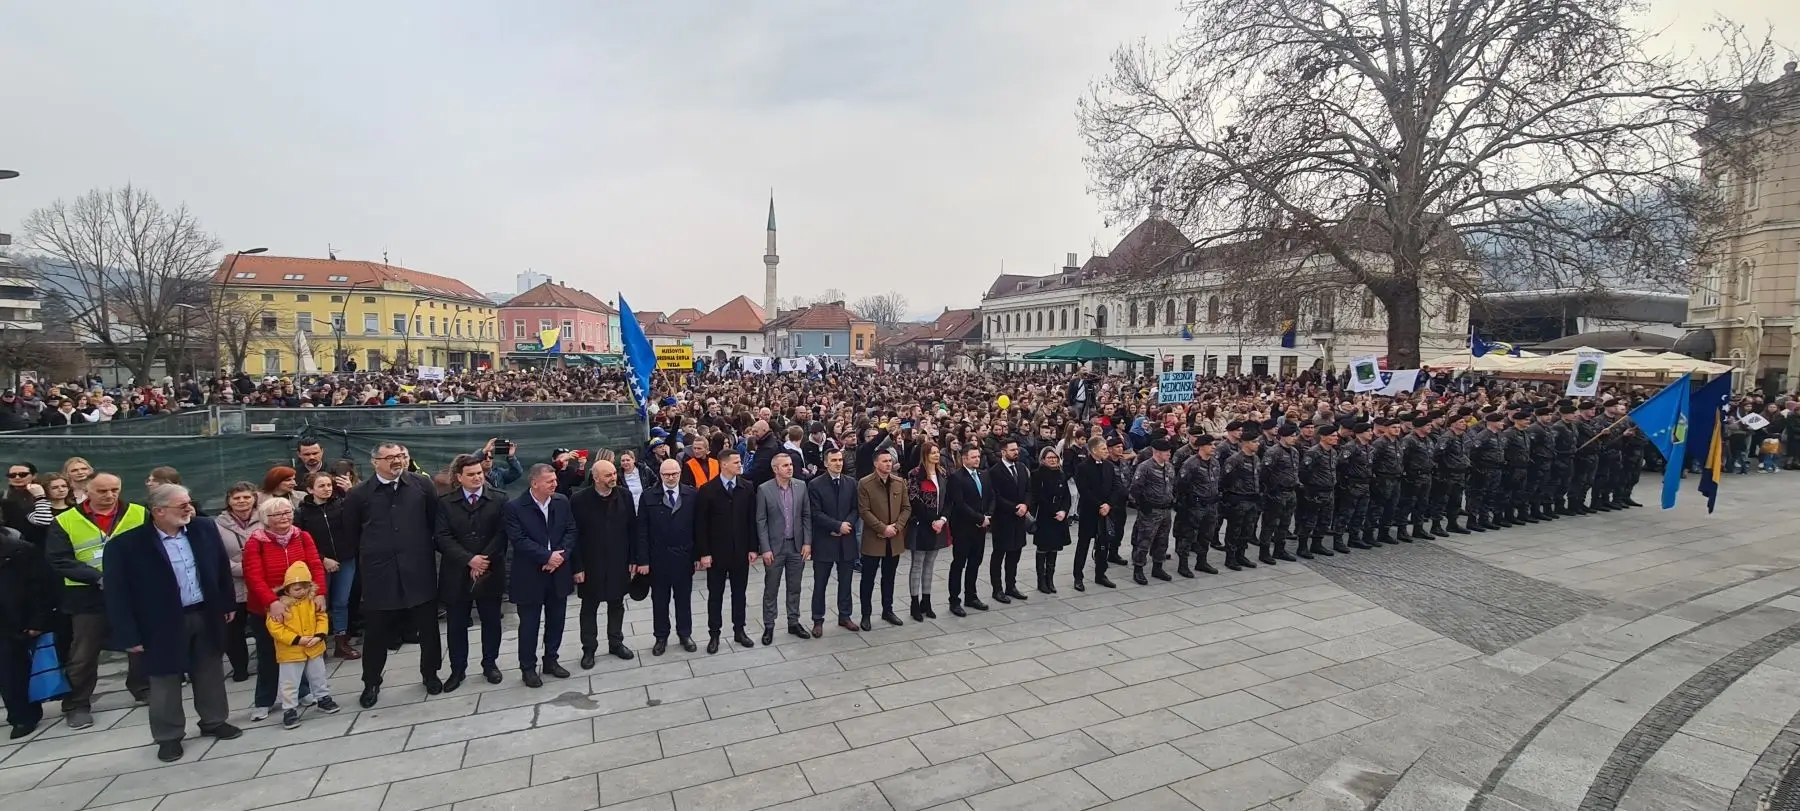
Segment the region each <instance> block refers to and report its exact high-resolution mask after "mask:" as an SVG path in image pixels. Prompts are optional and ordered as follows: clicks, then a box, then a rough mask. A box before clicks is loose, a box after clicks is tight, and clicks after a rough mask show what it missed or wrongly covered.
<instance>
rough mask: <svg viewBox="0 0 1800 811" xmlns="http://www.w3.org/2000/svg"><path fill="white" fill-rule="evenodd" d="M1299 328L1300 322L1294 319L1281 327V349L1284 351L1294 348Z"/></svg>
mask: <svg viewBox="0 0 1800 811" xmlns="http://www.w3.org/2000/svg"><path fill="white" fill-rule="evenodd" d="M1299 327H1300V322H1298V321H1295V320H1294V319H1292V318H1290V319H1288V320H1287V323H1285V324H1282V325H1281V348H1282V349H1293V348H1294V342H1295V338H1296V337H1298V336H1297V332H1298V330H1299Z"/></svg>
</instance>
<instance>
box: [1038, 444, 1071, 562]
mask: <svg viewBox="0 0 1800 811" xmlns="http://www.w3.org/2000/svg"><path fill="white" fill-rule="evenodd" d="M1070 502H1071V499H1070V497H1069V477H1068V476H1067V475H1065V474H1064V473H1063V469H1062V456H1061V455H1059V454H1058V453H1057V452H1056V448H1054V447H1050V446H1045V447H1044V449H1043V450H1041V451H1039V452H1038V467H1037V470H1034V471H1032V473H1031V505H1032V507H1033V508H1034V509H1036V510H1037V520H1036V521H1035V522H1033V523H1034V529H1033V532H1032V537H1034V538H1036V543H1037V584H1038V585H1037V589H1038V591H1040V592H1043V593H1045V594H1055V593H1056V584H1055V582H1053V581H1055V579H1056V553H1057V552H1058V551H1060V550H1061V549H1062V548H1063V547H1065V546H1068V545H1069V508H1070V507H1071V506H1073V505H1072V504H1071V503H1070Z"/></svg>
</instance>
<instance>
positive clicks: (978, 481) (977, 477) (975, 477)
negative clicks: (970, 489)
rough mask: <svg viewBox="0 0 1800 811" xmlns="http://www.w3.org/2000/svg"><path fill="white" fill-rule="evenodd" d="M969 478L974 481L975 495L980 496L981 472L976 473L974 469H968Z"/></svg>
mask: <svg viewBox="0 0 1800 811" xmlns="http://www.w3.org/2000/svg"><path fill="white" fill-rule="evenodd" d="M969 480H970V481H973V482H975V497H976V498H980V497H981V474H979V473H976V472H975V471H973V470H971V471H969Z"/></svg>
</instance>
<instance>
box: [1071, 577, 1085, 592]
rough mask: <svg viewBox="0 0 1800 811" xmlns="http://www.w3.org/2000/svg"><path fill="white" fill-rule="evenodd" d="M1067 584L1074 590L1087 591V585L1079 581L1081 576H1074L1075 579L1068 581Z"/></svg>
mask: <svg viewBox="0 0 1800 811" xmlns="http://www.w3.org/2000/svg"><path fill="white" fill-rule="evenodd" d="M1069 586H1070V587H1071V588H1073V589H1075V590H1076V591H1087V586H1086V585H1084V584H1083V583H1082V582H1081V578H1079V577H1077V578H1075V580H1074V581H1073V582H1071V583H1069Z"/></svg>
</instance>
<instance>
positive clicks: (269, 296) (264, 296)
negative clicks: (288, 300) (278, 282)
mask: <svg viewBox="0 0 1800 811" xmlns="http://www.w3.org/2000/svg"><path fill="white" fill-rule="evenodd" d="M262 300H263V301H274V300H275V294H274V293H264V294H262Z"/></svg>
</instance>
